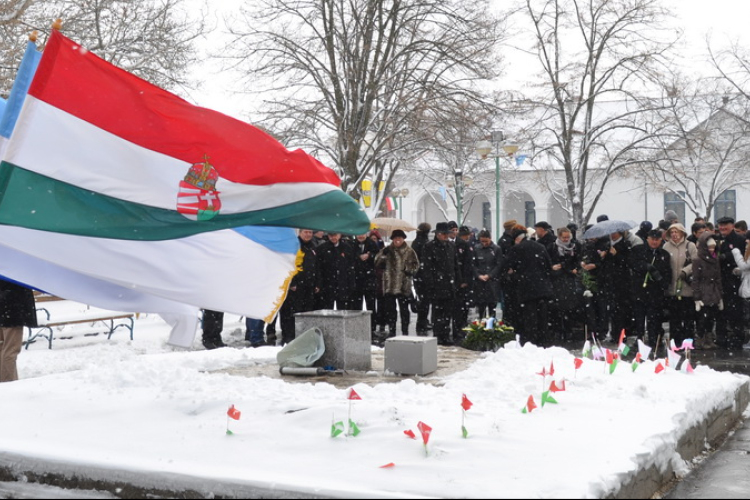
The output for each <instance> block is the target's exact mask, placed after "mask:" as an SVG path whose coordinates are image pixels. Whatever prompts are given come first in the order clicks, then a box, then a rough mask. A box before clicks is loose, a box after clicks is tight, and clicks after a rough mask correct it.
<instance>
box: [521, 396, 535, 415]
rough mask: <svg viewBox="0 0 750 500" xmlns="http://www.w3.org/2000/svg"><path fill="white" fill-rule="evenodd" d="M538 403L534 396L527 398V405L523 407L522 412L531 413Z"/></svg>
mask: <svg viewBox="0 0 750 500" xmlns="http://www.w3.org/2000/svg"><path fill="white" fill-rule="evenodd" d="M536 407H537V406H536V403H535V402H534V396H529V399H527V400H526V406H524V407H523V409H522V410H521V413H531V412H532V411H534V410H535V409H536Z"/></svg>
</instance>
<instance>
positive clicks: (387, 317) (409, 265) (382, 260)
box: [375, 229, 419, 343]
mask: <svg viewBox="0 0 750 500" xmlns="http://www.w3.org/2000/svg"><path fill="white" fill-rule="evenodd" d="M405 239H406V233H404V232H403V231H402V230H401V229H396V230H395V231H393V232H392V233H391V244H390V245H388V246H387V247H385V248H384V249H382V250H381V251H380V252H379V253H378V254H377V255H376V256H375V265H376V266H377V267H379V268H382V269H383V311H382V314H383V318H384V321H385V323H386V324H387V325H388V336H389V337H395V336H396V320H397V319H398V317H397V315H396V304H397V303H398V311H399V316H400V318H401V334H402V335H409V320H410V316H411V315H410V313H409V305H410V302H411V299H412V279H413V277H414V275H415V274H416V273H417V270H418V269H419V259H418V258H417V253H416V252H415V251H414V249H412V248H411V247H410V246H409V245H407V244H406V243H405V242H404V240H405ZM376 340H377V341H378V342H381V343H382V341H383V340H385V339H376Z"/></svg>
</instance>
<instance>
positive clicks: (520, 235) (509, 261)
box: [500, 227, 554, 347]
mask: <svg viewBox="0 0 750 500" xmlns="http://www.w3.org/2000/svg"><path fill="white" fill-rule="evenodd" d="M526 236H527V235H526V230H525V228H523V227H520V228H517V229H514V231H513V237H514V241H515V242H516V243H515V245H513V247H512V248H511V249H510V250H508V254H507V255H505V258H504V259H503V263H502V265H501V266H500V273H501V274H510V275H514V276H516V277H517V281H516V288H515V293H516V298H517V301H518V305H519V315H518V319H517V321H516V322H517V323H518V326H516V325H513V326H514V327H516V330H517V331H518V332H519V333H520V334H521V337H522V338H524V339H525V340H527V341H530V342H532V343H534V344H536V345H538V346H541V347H549V346H551V345H552V339H551V338H550V336H549V325H548V323H547V322H548V313H547V310H548V304H549V301H550V299H552V297H553V295H554V293H553V290H552V276H551V273H552V264H551V263H550V260H549V254H548V253H547V249H546V248H544V247H543V246H542V245H540V244H539V243H538V242H536V241H532V240H529V239H527V238H526Z"/></svg>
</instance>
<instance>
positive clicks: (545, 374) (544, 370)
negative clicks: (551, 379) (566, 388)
mask: <svg viewBox="0 0 750 500" xmlns="http://www.w3.org/2000/svg"><path fill="white" fill-rule="evenodd" d="M536 374H537V375H541V376H542V377H546V376H547V375H549V374H548V373H547V369H546V368H544V367H542V371H540V372H536Z"/></svg>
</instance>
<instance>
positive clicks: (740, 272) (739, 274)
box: [732, 267, 742, 276]
mask: <svg viewBox="0 0 750 500" xmlns="http://www.w3.org/2000/svg"><path fill="white" fill-rule="evenodd" d="M732 274H734V275H735V276H742V269H740V268H739V267H735V268H734V269H732Z"/></svg>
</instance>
